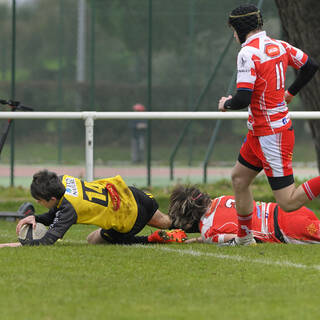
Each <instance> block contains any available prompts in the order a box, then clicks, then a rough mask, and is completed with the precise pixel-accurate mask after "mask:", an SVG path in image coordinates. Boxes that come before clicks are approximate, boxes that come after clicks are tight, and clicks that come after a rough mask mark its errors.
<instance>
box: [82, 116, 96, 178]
mask: <svg viewBox="0 0 320 320" xmlns="http://www.w3.org/2000/svg"><path fill="white" fill-rule="evenodd" d="M94 117H95V112H84V113H83V118H84V125H85V127H86V180H87V181H93V178H94V176H93V164H94V162H93V127H94Z"/></svg>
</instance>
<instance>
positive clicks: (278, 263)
mask: <svg viewBox="0 0 320 320" xmlns="http://www.w3.org/2000/svg"><path fill="white" fill-rule="evenodd" d="M62 242H65V243H73V244H79V243H82V244H84V243H85V244H87V241H85V240H78V241H74V240H63V241H62ZM124 246H125V247H129V248H144V249H154V250H161V251H167V252H172V253H178V254H181V255H190V256H196V257H199V256H205V257H213V258H217V259H223V260H233V261H239V262H250V263H260V264H265V265H271V266H279V267H288V268H296V269H312V270H317V271H320V265H310V266H308V265H306V264H301V263H294V262H290V261H285V260H282V261H276V260H268V259H248V258H245V257H242V256H239V255H227V254H221V253H212V252H202V251H196V250H193V249H173V248H168V247H163V245H143V244H135V245H124Z"/></svg>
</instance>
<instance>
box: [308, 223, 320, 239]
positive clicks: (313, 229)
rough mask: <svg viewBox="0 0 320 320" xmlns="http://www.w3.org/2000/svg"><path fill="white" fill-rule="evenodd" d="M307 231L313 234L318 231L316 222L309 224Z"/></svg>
mask: <svg viewBox="0 0 320 320" xmlns="http://www.w3.org/2000/svg"><path fill="white" fill-rule="evenodd" d="M307 231H308V232H309V234H311V235H312V236H313V235H315V234H316V233H317V231H318V229H317V227H316V226H315V224H314V223H311V224H309V225H308V226H307Z"/></svg>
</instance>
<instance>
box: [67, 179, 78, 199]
mask: <svg viewBox="0 0 320 320" xmlns="http://www.w3.org/2000/svg"><path fill="white" fill-rule="evenodd" d="M65 181H66V192H65V193H66V194H68V195H69V196H73V197H77V196H78V188H77V184H76V180H75V178H66V180H65Z"/></svg>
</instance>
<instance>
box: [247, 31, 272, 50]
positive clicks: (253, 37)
mask: <svg viewBox="0 0 320 320" xmlns="http://www.w3.org/2000/svg"><path fill="white" fill-rule="evenodd" d="M266 36H267V34H266V32H265V31H260V32H258V33H255V34H253V35H252V36H250V37H249V38H248V39H247V40H246V41H245V42H244V43H243V44H242V45H241V47H244V46H245V45H247V44H248V43H249V42H250V41H252V40H253V39H256V38H260V37H266Z"/></svg>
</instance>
